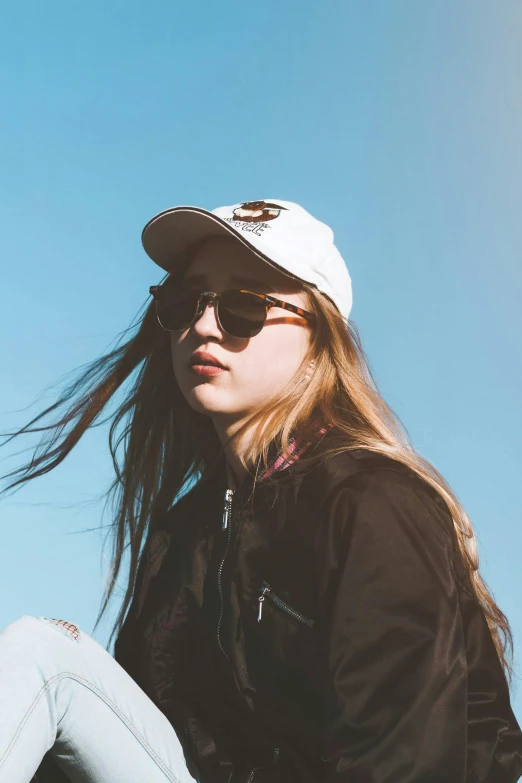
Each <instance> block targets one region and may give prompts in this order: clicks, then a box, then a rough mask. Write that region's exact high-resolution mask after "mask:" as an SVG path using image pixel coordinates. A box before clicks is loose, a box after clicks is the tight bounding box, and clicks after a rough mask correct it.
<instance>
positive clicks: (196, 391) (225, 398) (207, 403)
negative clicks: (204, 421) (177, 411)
mask: <svg viewBox="0 0 522 783" xmlns="http://www.w3.org/2000/svg"><path fill="white" fill-rule="evenodd" d="M186 399H187V402H188V404H189V405H190V407H191V408H193V409H194V410H195V411H197V412H198V413H203V414H204V415H207V416H212V415H213V414H214V413H227V412H229V409H230V394H223V391H222V390H221V389H216V388H215V387H212V386H211V385H210V384H200V385H199V386H194V387H193V388H192V389H190V391H189V393H188V395H187V398H186ZM227 403H228V404H227Z"/></svg>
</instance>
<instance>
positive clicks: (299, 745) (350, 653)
mask: <svg viewBox="0 0 522 783" xmlns="http://www.w3.org/2000/svg"><path fill="white" fill-rule="evenodd" d="M331 437H332V436H331V435H328V436H326V437H325V438H323V442H322V444H321V445H322V446H324V445H327V444H328V443H329V442H331ZM319 452H320V448H319ZM276 479H277V482H276V483H272V482H270V481H267V482H262V481H261V482H257V483H256V484H255V486H254V492H253V498H251V499H250V500H249V499H248V496H249V492H250V489H252V485H251V484H250V483H246V484H245V485H244V486H242V487H241V488H240V490H238V491H237V492H236V493H235V494H234V496H233V497H232V501H231V503H230V497H229V498H228V500H227V499H226V490H227V483H226V473H225V470H224V465H221V466H218V467H217V468H216V470H215V472H214V475H213V476H211V477H210V478H209V479H208V480H207V481H206V482H205V483H202V484H200V485H196V486H195V487H194V488H193V489H192V490H190V491H189V492H188V493H187V494H186V495H185V496H184V497H182V498H181V499H180V500H179V501H178V502H177V503H176V504H175V505H174V506H173V507H172V508H171V510H170V511H169V512H168V513H167V514H166V515H165V516H164V518H162V519H161V520H157V521H156V522H155V524H154V526H153V528H151V533H150V535H149V537H148V540H147V542H146V545H145V547H144V550H143V555H142V558H141V561H140V566H139V570H138V581H137V584H136V589H135V592H134V598H133V602H132V605H131V607H130V610H129V612H128V615H127V618H126V621H125V623H124V625H123V628H122V630H121V632H120V634H119V636H118V639H117V642H116V645H115V657H116V659H117V660H118V661H119V663H120V664H121V665H122V666H123V667H124V668H125V669H126V670H127V671H128V672H129V673H130V674H131V676H132V677H133V678H134V679H135V680H136V682H137V683H138V684H139V685H140V686H141V688H143V690H144V691H145V692H146V693H147V694H148V695H149V696H150V697H151V698H152V700H153V701H154V702H155V703H156V704H157V705H158V707H159V708H160V709H161V710H162V711H163V712H164V714H165V715H166V716H167V718H168V719H169V721H170V722H171V723H172V725H173V727H174V728H175V730H176V732H177V734H178V736H179V738H180V741H181V742H182V744H183V748H184V751H185V754H186V757H187V759H188V760H189V764H191V765H194V768H197V769H198V770H199V774H200V775H201V781H202V783H514V781H517V780H519V778H520V777H521V775H522V734H521V732H520V729H519V726H518V724H517V721H516V719H515V716H514V714H513V712H512V709H511V706H510V700H509V692H508V687H507V684H506V680H505V677H504V674H503V671H502V668H501V665H500V662H499V659H498V656H497V653H496V650H495V647H494V644H493V640H492V637H491V633H490V631H489V628H488V625H487V622H486V619H485V617H484V614H483V611H482V609H481V608H480V606H479V605H478V603H477V601H476V600H475V598H474V597H473V594H472V592H471V588H470V586H469V583H468V581H467V576H466V573H465V571H464V569H463V568H462V566H461V559H460V556H459V553H458V548H457V542H456V535H455V532H454V527H453V522H452V520H451V517H450V514H449V512H448V509H447V507H446V505H445V504H444V502H443V501H442V500H441V499H440V497H439V496H438V495H437V493H435V492H434V491H433V490H432V489H431V488H430V487H429V486H428V485H427V484H426V483H425V482H424V481H422V480H421V479H420V478H418V477H417V476H416V475H415V474H414V473H412V472H411V471H410V470H409V469H407V468H405V467H404V466H402V465H401V464H400V463H398V462H396V461H395V460H392V459H389V458H386V457H381V456H378V455H375V454H372V453H371V452H369V451H367V450H357V451H351V452H348V451H347V452H344V453H342V454H337V455H334V456H330V457H321V456H320V454H319V456H318V458H317V460H316V463H315V464H314V466H313V467H312V468H311V469H309V470H307V471H301V470H300V469H299V462H297V463H295V465H294V466H291V467H289V468H287V469H285V470H283V471H282V472H280V473H279V474H276ZM229 495H230V493H229ZM260 599H261V600H260Z"/></svg>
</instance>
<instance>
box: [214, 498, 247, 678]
mask: <svg viewBox="0 0 522 783" xmlns="http://www.w3.org/2000/svg"><path fill="white" fill-rule="evenodd" d="M233 498H234V490H233V489H227V490H225V498H224V504H223V518H222V523H221V528H222V530H227V529H228V534H227V545H226V547H225V553H224V555H223V558H222V560H221V563H220V565H219V569H218V578H217V582H218V591H219V600H220V604H221V609H220V612H219V619H218V624H217V641H218V645H219V649H220V650H221V652H222V653H223V655H224V656H225V658H226V659H227V661H228V662H229V663H230V666H231V668H232V673H233V675H234V680H235V683H236V685H237V689H238V691H240V692H241V688H240V686H239V683H238V681H237V677H236V673H235V671H234V669H233V666H232V663H231V661H230V658H229V657H228V655H227V654H226V652H225V648H224V647H223V645H222V643H221V637H220V635H219V632H220V629H221V620H222V619H223V611H224V602H223V585H222V583H221V577H222V574H223V566H224V564H225V560H226V557H227V554H228V550H229V547H230V539H231V537H232V525H229V522H230V519H231V516H232V500H233Z"/></svg>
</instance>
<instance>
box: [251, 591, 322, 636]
mask: <svg viewBox="0 0 522 783" xmlns="http://www.w3.org/2000/svg"><path fill="white" fill-rule="evenodd" d="M257 600H258V615H257V621H258V622H261V620H262V619H263V604H264V602H265V601H266V600H268V601H270V603H271V604H272V605H273V606H276V607H277V608H278V609H280V610H281V611H282V612H286V614H287V615H289V616H290V617H293V618H294V620H297V621H298V622H299V623H301V624H302V625H306V626H308V628H313V627H314V624H315V620H312V618H311V617H307V616H306V615H304V614H302V612H298V611H297V609H294V608H293V607H292V606H290V604H288V603H287V602H286V601H283V599H282V598H280V597H279V596H278V595H277V593H275V592H274V589H273V588H272V586H271V585H270V584H269V583H268V582H266V581H263V584H262V587H261V590H260V593H259V597H258V599H257Z"/></svg>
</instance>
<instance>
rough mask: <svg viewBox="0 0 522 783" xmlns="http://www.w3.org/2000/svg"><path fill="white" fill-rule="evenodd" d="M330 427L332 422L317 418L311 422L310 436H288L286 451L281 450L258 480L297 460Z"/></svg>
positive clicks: (262, 479)
mask: <svg viewBox="0 0 522 783" xmlns="http://www.w3.org/2000/svg"><path fill="white" fill-rule="evenodd" d="M332 427H333V424H329V423H326V424H325V423H324V422H320V421H319V420H318V419H316V420H315V421H314V423H313V429H312V436H311V437H310V438H309V439H308V440H306V439H305V438H301V437H299V436H294V437H292V438H290V442H289V445H288V449H287V451H286V452H285V451H284V450H281V451H280V452H279V454H277V455H276V457H275V459H274V460H273V461H272V462H271V464H270V465H269V466H268V468H267V469H266V470H264V471H262V472H261V473H260V474H259V476H258V480H259V481H264V480H265V479H267V478H269V477H270V476H272V475H273V474H274V473H278V472H280V471H282V470H284V469H285V468H287V467H289V465H292V464H293V463H294V462H297V460H298V459H299V458H300V457H302V456H303V454H305V453H306V452H307V451H308V449H309V448H310V447H311V446H313V445H314V444H316V443H317V442H318V441H319V440H320V439H321V438H322V437H323V436H324V435H326V433H327V432H329V431H330V430H331V428H332Z"/></svg>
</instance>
